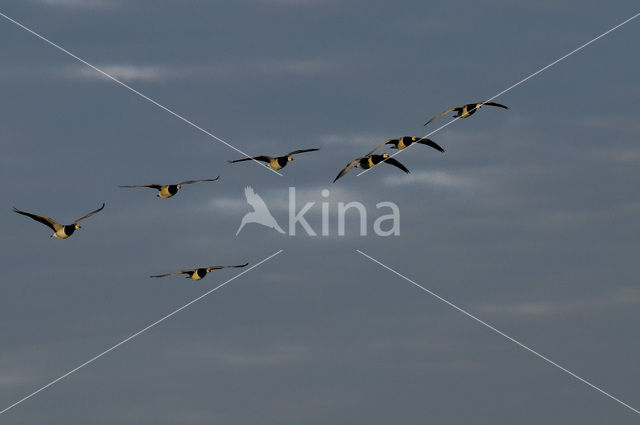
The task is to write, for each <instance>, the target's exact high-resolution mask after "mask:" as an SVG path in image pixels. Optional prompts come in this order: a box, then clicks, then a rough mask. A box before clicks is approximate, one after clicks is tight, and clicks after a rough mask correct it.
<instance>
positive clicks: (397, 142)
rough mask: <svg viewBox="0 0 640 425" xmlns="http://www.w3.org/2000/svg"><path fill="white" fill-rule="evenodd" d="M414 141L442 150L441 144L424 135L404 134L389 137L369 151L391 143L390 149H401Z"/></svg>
mask: <svg viewBox="0 0 640 425" xmlns="http://www.w3.org/2000/svg"><path fill="white" fill-rule="evenodd" d="M414 143H420V144H421V145H427V146H431V147H432V148H434V149H435V150H437V151H440V152H444V148H442V146H440V145H439V144H437V143H436V142H434V141H433V140H431V139H427V138H426V137H414V136H404V137H400V138H398V139H389V140H387V141H386V142H384V143H383V144H381V145H380V146H378V147H377V148H375V149H374V150H372V151H371V152H369V153H373V152H375V151H377V150H378V149H380V148H381V147H383V146H384V145H392V146H391V149H398V150H400V151H401V150H402V149H406V148H408V147H409V146H411V145H413V144H414Z"/></svg>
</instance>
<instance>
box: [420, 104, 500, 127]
mask: <svg viewBox="0 0 640 425" xmlns="http://www.w3.org/2000/svg"><path fill="white" fill-rule="evenodd" d="M484 105H489V106H496V107H498V108H503V109H509V108H508V107H506V106H505V105H501V104H500V103H496V102H488V101H486V102H478V103H468V104H466V105H462V106H452V107H451V108H449V109H447V110H446V111H444V112H443V113H441V114H440V115H436V116H435V117H433V118H431V119H430V120H429V121H427V122H426V123H424V125H427V124H429V123H431V122H433V121H435V120H437V119H438V118H440V117H442V116H444V115H447V114H448V113H449V112H455V113H456V114H455V115H454V116H453V118H469V117H470V116H471V115H473V114H475V113H476V112H477V111H478V109H480V108H481V107H482V106H484Z"/></svg>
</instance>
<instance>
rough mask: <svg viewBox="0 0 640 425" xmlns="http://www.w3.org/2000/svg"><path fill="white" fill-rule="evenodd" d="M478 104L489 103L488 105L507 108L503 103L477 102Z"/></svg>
mask: <svg viewBox="0 0 640 425" xmlns="http://www.w3.org/2000/svg"><path fill="white" fill-rule="evenodd" d="M478 104H479V105H489V106H497V107H498V108H503V109H509V108H508V107H506V106H505V105H502V104H500V103H496V102H479V103H478Z"/></svg>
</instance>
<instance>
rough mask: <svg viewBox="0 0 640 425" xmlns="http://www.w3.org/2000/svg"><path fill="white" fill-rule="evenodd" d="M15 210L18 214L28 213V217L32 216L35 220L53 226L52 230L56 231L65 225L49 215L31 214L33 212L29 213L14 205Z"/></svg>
mask: <svg viewBox="0 0 640 425" xmlns="http://www.w3.org/2000/svg"><path fill="white" fill-rule="evenodd" d="M13 211H14V212H17V213H18V214H22V215H26V216H27V217H29V218H32V219H34V220H35V221H39V222H40V223H42V224H44V225H45V226H47V227H49V228H51V230H53V231H56V232H57V231H58V230H60V229H62V227H63V226H62V225H61V224H60V223H58V222H57V221H55V220H54V219H52V218H49V217H45V216H43V215H37V214H31V213H28V212H26V211H20V210H19V209H17V208H16V207H13Z"/></svg>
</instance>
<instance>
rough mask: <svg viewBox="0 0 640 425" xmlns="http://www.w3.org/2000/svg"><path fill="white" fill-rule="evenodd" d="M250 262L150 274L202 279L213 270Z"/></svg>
mask: <svg viewBox="0 0 640 425" xmlns="http://www.w3.org/2000/svg"><path fill="white" fill-rule="evenodd" d="M248 264H249V263H244V264H240V265H239V266H211V267H201V268H198V269H192V270H180V271H179V272H173V273H165V274H157V275H153V276H149V277H167V276H175V275H177V274H186V275H188V276H185V277H186V278H187V279H191V280H200V279H202V278H203V277H205V276H206V275H207V273H209V272H210V271H211V270H220V269H226V268H238V267H245V266H247V265H248Z"/></svg>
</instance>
